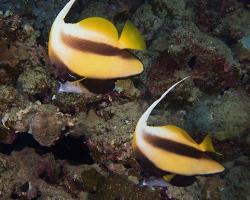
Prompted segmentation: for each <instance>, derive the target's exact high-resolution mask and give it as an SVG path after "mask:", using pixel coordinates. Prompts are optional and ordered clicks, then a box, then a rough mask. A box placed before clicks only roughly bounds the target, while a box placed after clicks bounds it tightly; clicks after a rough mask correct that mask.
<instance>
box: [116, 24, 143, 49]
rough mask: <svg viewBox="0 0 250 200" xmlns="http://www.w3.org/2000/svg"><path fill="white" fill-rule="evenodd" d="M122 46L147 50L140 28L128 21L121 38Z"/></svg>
mask: <svg viewBox="0 0 250 200" xmlns="http://www.w3.org/2000/svg"><path fill="white" fill-rule="evenodd" d="M119 44H120V48H123V49H136V50H145V49H146V43H145V41H144V38H143V37H142V35H141V34H140V32H139V30H138V29H137V28H136V27H135V26H134V24H132V22H130V21H129V20H127V21H126V23H125V25H124V27H123V30H122V33H121V36H120V38H119Z"/></svg>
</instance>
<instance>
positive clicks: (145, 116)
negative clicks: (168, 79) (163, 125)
mask: <svg viewBox="0 0 250 200" xmlns="http://www.w3.org/2000/svg"><path fill="white" fill-rule="evenodd" d="M187 78H189V76H187V77H185V78H183V79H182V80H180V81H178V82H177V83H175V84H173V85H172V86H171V87H170V88H168V90H167V91H166V92H164V93H163V94H162V95H161V97H160V98H159V99H157V100H156V101H155V102H154V103H152V105H151V106H149V108H148V109H147V110H146V111H145V112H144V113H143V115H142V116H141V118H140V119H139V121H138V126H146V125H147V120H148V118H149V116H150V114H151V112H152V110H153V109H154V108H155V107H156V106H157V104H158V103H160V101H161V100H162V99H163V98H164V97H165V96H166V95H167V94H168V93H169V92H170V91H171V90H172V89H174V87H175V86H177V85H178V84H180V83H181V82H182V81H184V80H186V79H187Z"/></svg>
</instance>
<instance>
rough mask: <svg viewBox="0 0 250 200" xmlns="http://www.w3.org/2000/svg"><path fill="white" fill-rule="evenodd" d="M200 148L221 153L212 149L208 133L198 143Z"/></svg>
mask: <svg viewBox="0 0 250 200" xmlns="http://www.w3.org/2000/svg"><path fill="white" fill-rule="evenodd" d="M199 146H200V148H201V150H202V151H208V152H213V153H216V154H218V155H222V154H220V153H218V152H216V150H215V149H214V145H213V143H212V138H211V136H210V135H207V136H206V137H205V138H204V139H203V141H202V142H201V143H200V145H199Z"/></svg>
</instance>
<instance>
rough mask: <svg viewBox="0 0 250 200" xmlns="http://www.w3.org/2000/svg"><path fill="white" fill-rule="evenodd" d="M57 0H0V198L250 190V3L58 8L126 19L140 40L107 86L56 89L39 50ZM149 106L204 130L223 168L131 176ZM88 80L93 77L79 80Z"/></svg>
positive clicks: (239, 195) (74, 14)
mask: <svg viewBox="0 0 250 200" xmlns="http://www.w3.org/2000/svg"><path fill="white" fill-rule="evenodd" d="M66 2H67V0H51V1H44V0H36V1H30V0H20V1H14V0H1V1H0V105H1V106H0V116H1V121H2V124H1V125H0V199H4V200H5V199H6V200H8V199H25V200H26V199H27V200H31V199H48V200H49V199H60V200H64V199H65V200H66V199H67V200H69V199H93V200H95V199H97V200H99V199H104V200H106V199H110V200H111V199H113V200H115V199H126V200H127V199H131V200H136V199H159V200H160V199H170V200H172V199H175V200H179V199H187V200H190V199H193V200H198V199H208V200H209V199H213V200H214V199H215V200H217V199H218V200H219V199H222V200H226V199H242V200H245V199H246V200H248V199H249V198H250V193H249V189H248V188H249V187H250V174H249V168H250V159H249V158H250V133H249V130H250V123H249V122H250V4H249V2H248V1H241V0H238V1H236V0H222V1H210V0H201V1H197V0H151V1H142V0H135V1H131V0H120V1H115V0H109V1H108V0H98V1H90V0H79V1H77V3H76V5H74V7H73V9H72V11H71V12H70V13H69V16H68V17H67V21H70V22H73V21H77V20H79V19H82V18H85V17H88V16H102V17H105V18H108V19H109V20H112V21H113V22H114V23H115V25H116V26H117V27H118V29H119V30H121V28H122V26H123V24H124V22H125V21H126V19H130V20H131V21H132V22H133V23H134V24H135V25H136V26H137V27H138V28H139V30H140V32H141V33H142V34H143V36H144V37H145V40H146V43H147V50H146V51H144V52H133V53H135V54H136V56H137V57H138V58H140V59H141V61H142V62H143V63H144V67H145V70H144V72H143V73H142V74H141V75H139V76H136V77H132V78H128V79H121V80H114V81H113V82H112V83H111V84H110V85H111V89H110V88H109V90H107V91H101V92H95V93H89V94H74V93H62V92H60V93H59V92H58V87H59V82H58V80H57V77H56V73H55V69H54V67H53V66H52V65H51V64H50V62H49V59H48V55H47V41H48V34H49V29H50V26H51V24H52V22H53V19H54V18H55V16H56V14H57V13H58V12H59V11H60V9H61V8H62V7H63V6H64V5H65V3H66ZM188 75H190V76H191V78H190V79H189V80H187V81H186V82H185V83H184V84H182V85H180V86H178V87H177V88H176V89H175V90H174V91H173V92H171V94H170V95H169V96H168V97H167V98H166V100H164V101H163V102H162V103H161V104H160V105H159V106H158V107H157V108H156V109H155V111H154V112H153V114H152V116H151V117H150V119H149V123H150V124H152V125H164V124H174V125H177V126H179V127H182V128H183V129H185V130H187V132H188V133H190V135H191V136H192V137H193V138H194V139H195V140H196V141H197V142H199V141H201V140H202V138H203V137H204V136H205V135H206V134H207V133H210V134H211V135H212V136H213V140H214V144H215V148H216V149H217V150H218V151H219V152H221V153H223V156H216V157H215V159H216V160H218V161H219V162H221V163H222V164H223V165H224V166H225V168H226V170H225V172H223V173H222V174H219V175H213V176H209V177H205V176H197V177H196V181H195V182H194V183H193V184H191V185H189V186H187V187H176V186H172V185H168V186H167V188H151V187H147V186H142V184H141V180H142V176H141V173H140V167H139V166H138V164H137V162H136V161H135V159H134V157H133V154H132V150H131V138H132V135H133V132H134V129H135V126H136V123H137V121H138V119H139V117H140V116H141V114H142V113H143V111H144V110H145V109H146V108H147V106H148V105H150V103H151V102H152V101H153V100H155V99H156V98H158V97H159V96H160V95H161V94H162V93H163V92H164V91H165V90H166V89H167V88H168V87H169V86H170V85H171V84H173V83H174V82H176V81H177V80H179V79H181V78H183V77H185V76H188ZM88 84H89V85H91V84H93V83H91V82H90V83H88Z"/></svg>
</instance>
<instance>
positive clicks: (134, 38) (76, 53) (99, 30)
mask: <svg viewBox="0 0 250 200" xmlns="http://www.w3.org/2000/svg"><path fill="white" fill-rule="evenodd" d="M74 2H75V0H70V1H69V2H68V3H67V4H66V5H65V7H64V8H63V9H62V10H61V12H60V13H59V14H58V16H57V17H56V19H55V21H54V23H53V25H52V28H51V31H50V38H49V44H48V46H49V57H50V60H51V62H52V64H54V65H56V66H57V67H63V68H66V69H68V70H69V71H70V72H72V73H74V74H76V75H78V76H80V77H87V78H90V79H113V78H120V77H127V76H131V75H136V74H139V73H141V72H142V71H143V64H142V63H141V61H140V60H138V59H137V58H136V57H135V56H133V55H132V54H131V53H129V52H128V51H126V50H124V49H136V50H144V49H145V48H146V45H145V42H144V39H143V38H142V36H141V35H140V33H139V31H138V29H137V28H136V27H135V26H134V25H133V24H132V23H131V22H130V21H127V22H126V24H125V26H124V28H123V31H122V33H121V36H120V37H118V31H117V29H116V27H115V26H114V24H113V23H111V22H110V21H108V20H106V19H104V18H101V17H90V18H86V19H83V20H82V21H80V22H78V23H73V24H72V23H65V22H64V18H65V17H66V15H67V13H68V12H69V10H70V9H71V7H72V5H73V4H74Z"/></svg>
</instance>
